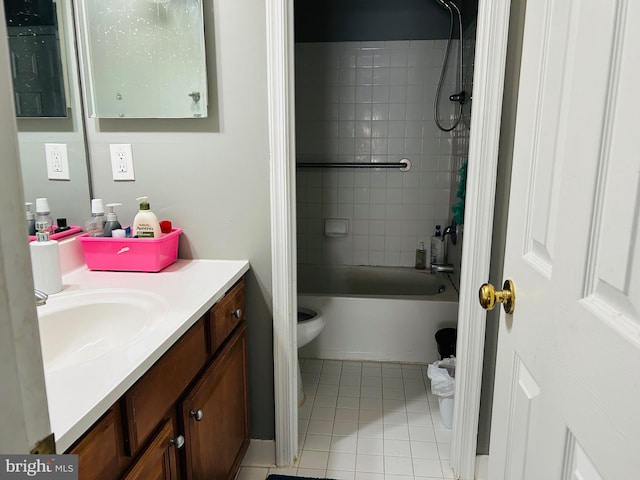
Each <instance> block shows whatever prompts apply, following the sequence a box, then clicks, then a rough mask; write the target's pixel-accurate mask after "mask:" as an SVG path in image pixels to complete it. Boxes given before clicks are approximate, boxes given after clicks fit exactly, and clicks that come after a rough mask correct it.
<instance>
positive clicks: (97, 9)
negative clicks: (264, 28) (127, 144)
mask: <svg viewBox="0 0 640 480" xmlns="http://www.w3.org/2000/svg"><path fill="white" fill-rule="evenodd" d="M202 8H203V7H202V1H201V0H135V1H132V0H80V1H79V2H78V18H79V28H80V32H81V33H80V35H81V38H80V43H81V51H82V63H83V74H84V76H83V83H84V86H85V91H86V98H87V110H88V113H89V115H90V116H91V117H98V118H193V117H206V116H207V75H206V63H205V46H204V22H203V10H202Z"/></svg>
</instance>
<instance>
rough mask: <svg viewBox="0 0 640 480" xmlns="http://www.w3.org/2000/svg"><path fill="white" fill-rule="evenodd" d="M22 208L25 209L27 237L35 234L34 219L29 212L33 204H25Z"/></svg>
mask: <svg viewBox="0 0 640 480" xmlns="http://www.w3.org/2000/svg"><path fill="white" fill-rule="evenodd" d="M24 206H25V207H26V209H27V235H32V236H33V235H35V234H36V217H35V215H34V214H33V212H32V211H31V207H32V206H33V203H31V202H25V203H24Z"/></svg>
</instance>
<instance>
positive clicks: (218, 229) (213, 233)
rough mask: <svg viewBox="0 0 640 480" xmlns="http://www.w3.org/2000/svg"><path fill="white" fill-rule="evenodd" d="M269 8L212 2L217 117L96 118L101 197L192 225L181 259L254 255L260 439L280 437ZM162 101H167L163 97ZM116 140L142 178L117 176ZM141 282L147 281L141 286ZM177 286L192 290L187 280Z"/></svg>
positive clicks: (128, 211) (252, 388)
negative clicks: (142, 202)
mask: <svg viewBox="0 0 640 480" xmlns="http://www.w3.org/2000/svg"><path fill="white" fill-rule="evenodd" d="M265 22H266V20H265V6H264V2H261V1H259V0H234V1H233V2H228V1H222V0H214V1H213V2H212V3H211V2H207V3H206V4H205V32H206V47H207V54H208V58H207V63H208V65H207V67H208V75H209V95H210V99H209V117H208V118H206V119H185V120H127V119H113V120H94V119H88V124H87V134H88V140H89V148H90V157H91V171H92V184H93V188H94V196H96V197H100V198H103V199H104V200H105V202H121V203H123V204H124V205H123V206H122V207H120V214H119V219H120V222H121V223H122V224H123V225H124V224H129V223H130V222H131V221H132V219H133V216H134V215H135V213H136V211H137V204H136V200H135V199H136V197H138V196H140V195H148V196H149V201H150V204H151V209H152V210H153V211H154V212H155V213H156V214H157V215H158V217H159V218H161V219H170V220H171V221H172V222H173V223H174V224H175V225H176V226H179V227H181V228H183V229H184V234H183V235H182V238H181V240H180V256H181V257H187V258H188V257H193V258H220V259H232V258H246V259H249V260H250V262H251V271H250V273H249V277H248V284H247V297H246V298H247V307H246V308H247V322H248V343H249V345H248V355H249V393H250V415H251V417H250V421H251V436H252V438H262V439H271V438H273V437H274V399H273V345H272V318H271V253H270V252H271V244H270V226H269V218H270V212H269V145H268V137H267V129H268V123H267V90H266V51H265V36H266V33H265V28H266V26H265ZM158 100H159V101H161V99H158ZM110 143H131V145H132V150H133V161H134V170H135V176H136V180H135V182H114V181H113V180H112V179H111V178H112V177H111V164H110V160H109V144H110ZM141 286H143V285H141ZM176 288H183V289H188V288H189V286H188V285H179V286H176Z"/></svg>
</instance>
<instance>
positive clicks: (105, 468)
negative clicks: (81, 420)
mask: <svg viewBox="0 0 640 480" xmlns="http://www.w3.org/2000/svg"><path fill="white" fill-rule="evenodd" d="M120 418H121V417H120V409H119V408H118V405H117V404H116V405H114V406H113V407H112V408H111V409H110V410H109V411H108V412H107V413H105V414H104V416H103V417H102V418H101V419H100V420H98V421H97V422H96V423H95V424H94V426H93V427H91V429H90V430H89V432H88V433H87V434H86V435H85V436H84V437H83V438H82V439H81V440H80V441H79V442H78V443H76V444H75V445H74V446H73V447H72V448H71V449H70V450H69V451H68V452H67V453H71V454H75V455H78V470H79V473H78V475H79V478H82V479H83V480H85V479H86V480H92V479H104V478H117V477H119V476H120V472H121V470H122V467H123V455H124V450H123V444H122V427H121V422H120Z"/></svg>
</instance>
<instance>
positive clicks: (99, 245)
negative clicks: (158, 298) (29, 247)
mask: <svg viewBox="0 0 640 480" xmlns="http://www.w3.org/2000/svg"><path fill="white" fill-rule="evenodd" d="M181 233H182V229H181V228H174V229H172V230H171V233H167V234H166V235H162V236H161V237H159V238H111V237H89V236H88V234H87V233H85V234H84V235H80V236H79V237H77V239H78V240H79V241H80V243H81V244H82V252H83V253H84V259H85V262H86V263H87V267H89V270H112V271H117V272H159V271H160V270H162V269H163V268H165V267H166V266H167V265H171V264H172V263H173V262H175V261H176V259H177V258H178V239H179V237H180V234H181Z"/></svg>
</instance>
